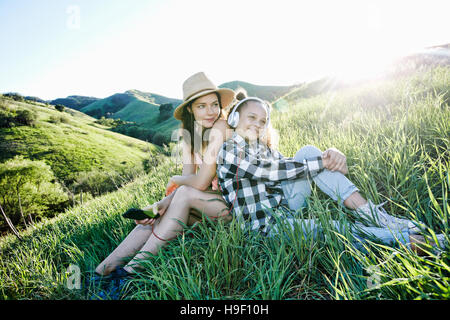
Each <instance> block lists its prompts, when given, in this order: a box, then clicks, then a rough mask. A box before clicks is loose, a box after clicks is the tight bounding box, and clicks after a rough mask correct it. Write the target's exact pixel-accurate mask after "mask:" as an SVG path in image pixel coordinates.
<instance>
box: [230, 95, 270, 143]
mask: <svg viewBox="0 0 450 320" xmlns="http://www.w3.org/2000/svg"><path fill="white" fill-rule="evenodd" d="M266 122H267V112H266V108H264V106H263V105H262V104H261V102H258V101H248V102H246V103H245V105H244V106H242V107H241V110H239V123H238V125H237V127H236V132H237V133H238V134H239V135H240V136H242V137H244V138H247V139H248V140H250V141H253V140H256V139H258V138H261V137H262V136H263V134H264V130H265V129H266Z"/></svg>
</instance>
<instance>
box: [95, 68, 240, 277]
mask: <svg viewBox="0 0 450 320" xmlns="http://www.w3.org/2000/svg"><path fill="white" fill-rule="evenodd" d="M234 97H235V93H234V91H233V90H230V89H219V88H217V87H216V86H215V85H214V84H213V83H212V82H211V81H210V80H209V79H208V77H207V76H206V75H205V74H204V73H202V72H200V73H196V74H194V75H193V76H191V77H189V78H188V79H187V80H186V81H185V82H184V83H183V103H181V104H180V105H179V106H178V107H177V108H176V109H175V111H174V117H175V119H177V120H181V121H182V129H183V130H182V131H183V135H182V136H183V143H182V146H183V149H182V150H183V169H182V175H181V176H173V177H172V178H171V179H170V181H169V184H168V187H171V186H173V185H175V186H178V188H177V189H176V190H175V191H174V192H172V193H171V194H170V195H169V196H166V197H165V198H164V199H162V200H161V201H159V202H158V203H157V204H156V205H157V208H158V212H159V214H160V217H159V218H158V219H156V220H155V219H145V220H141V221H136V223H137V226H136V227H135V228H134V229H133V230H132V231H131V233H130V234H129V235H128V236H127V237H126V238H125V240H123V241H122V243H121V244H120V245H119V246H118V247H117V248H116V249H115V250H114V251H113V252H112V253H111V254H110V255H109V256H108V257H107V258H106V259H105V260H104V261H102V262H101V263H100V265H98V267H97V268H96V270H95V271H96V273H97V274H99V275H102V276H105V275H108V274H110V273H111V272H113V271H114V272H113V276H115V277H119V278H123V277H124V276H128V275H130V274H133V273H136V272H138V268H139V260H141V259H143V258H145V257H147V256H148V254H157V253H158V250H159V249H160V248H161V247H162V246H164V245H165V244H166V242H167V240H169V239H171V238H174V237H176V236H177V234H179V233H180V232H181V231H182V224H181V223H183V224H186V225H192V224H193V223H194V222H195V221H197V220H200V219H201V216H202V214H205V215H207V216H208V217H212V218H222V219H224V220H230V218H231V216H230V215H228V212H229V210H228V208H227V206H226V203H225V202H224V201H223V198H222V196H221V193H220V192H219V191H218V190H217V177H215V175H216V157H217V153H218V150H219V149H220V147H221V146H222V144H223V142H224V140H225V139H227V138H228V137H229V136H227V134H228V133H229V130H227V129H229V127H228V125H227V123H226V120H225V119H226V118H225V115H224V108H226V107H227V106H228V105H230V104H231V103H232V101H233V100H234ZM206 135H208V136H207V137H205V136H206ZM214 200H217V201H214ZM150 207H151V206H148V207H145V208H143V209H149V208H150ZM190 212H191V213H193V214H190ZM129 257H133V258H132V260H131V261H130V262H129V263H128V264H126V265H125V266H124V267H123V268H122V267H120V266H121V265H123V262H124V260H125V259H127V258H129Z"/></svg>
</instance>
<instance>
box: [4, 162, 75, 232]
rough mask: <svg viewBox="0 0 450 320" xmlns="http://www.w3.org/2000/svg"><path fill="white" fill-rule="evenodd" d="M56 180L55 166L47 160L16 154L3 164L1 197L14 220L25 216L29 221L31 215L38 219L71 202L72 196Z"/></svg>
mask: <svg viewBox="0 0 450 320" xmlns="http://www.w3.org/2000/svg"><path fill="white" fill-rule="evenodd" d="M55 181H56V179H55V176H54V174H53V171H52V169H51V168H50V166H48V165H47V164H46V163H45V162H44V161H32V160H29V159H24V157H23V156H16V157H14V158H13V159H10V160H7V161H6V162H4V163H2V164H0V198H1V199H2V207H3V210H4V211H5V213H6V214H7V216H8V217H9V219H10V220H11V221H12V222H13V224H15V225H16V226H17V225H18V224H22V223H23V222H24V221H23V220H24V219H25V220H26V221H27V222H29V221H30V217H31V219H32V220H33V221H36V220H37V219H40V218H42V217H51V216H54V215H56V214H57V213H58V211H60V210H62V209H63V208H65V207H66V206H67V205H68V196H67V195H66V194H65V193H64V191H63V189H62V187H61V185H60V184H59V183H58V182H55ZM20 208H22V213H23V217H22V213H21V209H20ZM55 209H57V210H58V211H57V210H55ZM4 227H5V225H4V222H3V221H2V222H0V228H2V229H3V228H4Z"/></svg>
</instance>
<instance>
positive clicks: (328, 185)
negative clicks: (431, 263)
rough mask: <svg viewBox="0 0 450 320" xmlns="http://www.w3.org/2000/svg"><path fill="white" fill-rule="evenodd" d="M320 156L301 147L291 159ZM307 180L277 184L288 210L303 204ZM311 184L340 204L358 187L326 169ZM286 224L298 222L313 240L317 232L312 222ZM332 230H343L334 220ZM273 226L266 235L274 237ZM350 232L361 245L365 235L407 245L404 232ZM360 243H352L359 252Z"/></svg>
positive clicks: (290, 220)
mask: <svg viewBox="0 0 450 320" xmlns="http://www.w3.org/2000/svg"><path fill="white" fill-rule="evenodd" d="M321 154H322V151H320V150H319V149H318V148H316V147H314V146H310V145H308V146H305V147H303V148H301V149H300V150H299V151H298V152H297V153H296V154H295V156H294V159H295V160H297V161H299V162H303V160H304V159H308V158H311V157H317V156H320V155H321ZM310 180H311V178H309V177H307V178H304V179H296V180H287V181H283V182H282V183H281V187H282V189H283V193H284V196H285V198H286V200H287V202H288V204H289V208H290V209H291V210H294V211H296V210H298V209H300V208H301V207H304V206H305V205H306V199H307V197H309V196H310V195H311V181H310ZM312 180H313V181H314V183H315V184H316V185H317V186H318V187H319V189H320V190H322V191H323V192H324V193H325V194H327V195H328V196H329V197H331V198H332V199H333V200H334V201H336V202H338V203H339V204H340V205H343V203H344V201H345V200H346V199H347V198H348V197H349V196H350V195H351V194H352V193H353V192H355V191H358V188H357V187H356V186H355V185H354V184H353V183H352V182H351V181H350V180H349V179H348V178H347V177H346V176H345V175H343V174H342V173H340V172H338V171H334V172H333V171H329V170H327V169H325V170H323V171H322V172H321V173H319V174H318V175H316V176H315V177H313V178H312ZM286 222H287V223H289V224H290V226H291V227H293V226H294V223H296V222H297V223H300V225H301V226H302V230H303V232H313V236H314V237H316V235H317V232H319V231H320V227H319V224H318V223H317V222H316V221H314V220H312V219H299V218H295V217H292V218H287V219H286ZM331 223H332V224H333V225H334V227H335V228H336V229H337V230H338V231H342V232H344V230H343V227H342V226H341V225H340V224H339V222H338V221H334V220H333V221H331ZM277 229H278V228H277V227H276V226H275V227H274V228H273V229H272V231H271V232H270V234H269V236H274V235H276V234H277ZM350 231H351V233H352V234H353V235H354V236H355V238H356V239H357V240H360V241H361V242H364V239H365V236H364V235H366V236H371V237H375V238H378V239H379V240H381V242H383V243H385V244H388V245H393V244H394V243H396V242H400V243H403V244H407V243H408V242H409V233H408V230H407V229H405V230H390V229H388V228H377V227H358V228H356V227H355V226H351V230H350ZM360 241H356V242H355V244H356V247H358V248H359V249H361V244H360V243H359V242H360Z"/></svg>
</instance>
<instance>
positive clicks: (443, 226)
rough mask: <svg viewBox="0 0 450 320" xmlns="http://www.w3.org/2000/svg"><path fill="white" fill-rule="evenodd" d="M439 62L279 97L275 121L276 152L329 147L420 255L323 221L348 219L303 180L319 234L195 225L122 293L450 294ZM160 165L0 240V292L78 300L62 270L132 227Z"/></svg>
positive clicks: (83, 293) (444, 74)
mask: <svg viewBox="0 0 450 320" xmlns="http://www.w3.org/2000/svg"><path fill="white" fill-rule="evenodd" d="M449 71H450V69H449V68H435V69H432V70H428V71H424V72H421V73H416V74H414V75H412V76H409V77H404V78H397V79H384V80H383V81H381V80H380V81H378V82H372V83H367V84H365V85H360V86H358V87H355V88H349V89H341V90H337V91H335V92H333V93H329V94H322V95H320V96H317V97H312V98H307V99H303V100H302V99H300V98H298V96H297V97H295V98H293V99H291V100H289V95H287V96H285V97H284V99H286V101H287V103H288V104H289V106H290V107H289V108H288V109H284V110H285V112H278V113H276V112H275V113H274V115H273V117H272V119H273V121H274V126H275V128H276V129H277V130H278V131H279V135H280V146H279V149H280V151H281V152H282V153H283V154H284V155H285V156H293V155H294V154H295V152H296V151H297V150H298V149H299V148H301V147H302V146H303V145H306V144H313V145H316V146H317V147H319V148H321V149H322V150H325V149H326V148H328V147H336V148H338V149H339V150H341V151H342V152H343V153H344V154H345V155H346V156H347V160H348V164H349V175H348V176H349V178H350V179H351V180H352V181H353V182H354V183H355V184H356V185H357V187H358V188H359V189H360V191H361V193H362V194H363V195H365V196H366V197H367V198H370V199H372V200H373V201H374V202H381V201H388V203H387V204H386V205H385V208H386V209H387V211H389V212H390V213H392V214H394V215H396V216H400V217H408V218H411V219H413V220H416V221H423V222H425V223H426V224H427V225H428V226H429V228H427V229H426V230H424V234H425V235H427V236H428V238H429V248H427V250H428V252H429V254H428V255H427V256H425V257H420V256H418V255H417V254H415V253H414V252H411V251H410V250H408V249H407V248H406V247H404V246H401V245H398V246H396V247H388V246H385V245H382V244H380V243H378V242H377V240H376V239H369V241H367V242H365V243H364V247H365V250H363V251H360V250H357V249H356V248H355V246H354V244H353V243H352V241H350V239H352V237H351V235H350V234H348V233H339V232H337V231H338V230H336V229H334V227H333V226H332V225H331V223H330V221H331V220H332V219H333V220H337V221H339V222H341V223H342V224H344V225H349V224H350V223H352V218H351V217H350V215H349V212H348V210H347V209H344V208H342V207H339V206H338V205H337V204H336V203H334V202H333V201H332V200H331V199H329V198H327V197H326V196H325V195H324V194H323V193H321V192H320V191H319V190H318V189H316V188H313V193H312V196H311V197H310V199H309V203H308V207H307V208H304V209H302V210H301V211H299V212H298V214H299V215H300V216H301V217H303V218H308V219H311V218H314V219H317V220H318V221H319V222H320V223H321V225H322V226H323V228H324V230H325V231H324V233H323V234H321V235H319V236H318V237H317V238H316V239H314V238H313V237H312V234H301V233H300V232H298V228H299V227H300V226H297V227H298V228H297V229H296V230H297V231H296V230H291V229H290V228H287V227H282V229H281V233H282V234H285V236H284V237H277V238H271V239H266V238H263V237H261V236H259V235H256V234H247V233H245V232H244V231H243V230H241V229H240V227H239V226H238V225H237V224H236V222H235V221H232V222H231V223H228V224H224V223H213V222H210V221H208V220H205V221H203V223H200V224H199V225H197V227H196V228H194V229H187V230H186V232H185V233H184V234H183V235H181V236H179V237H178V238H177V239H175V240H173V241H171V242H169V244H168V246H167V247H166V248H164V249H163V250H162V251H161V253H160V254H159V255H157V256H153V257H151V258H149V259H146V260H144V261H143V262H142V265H143V267H144V271H143V272H142V273H141V274H140V275H138V276H136V277H135V278H134V279H133V280H131V281H129V282H128V283H127V285H126V287H125V291H124V294H123V297H122V298H123V299H448V298H449V295H450V293H449V290H450V289H449V288H450V285H449V281H450V272H449V271H450V264H449V257H448V246H447V248H446V249H445V250H443V251H440V252H435V251H433V250H432V248H431V242H432V239H433V237H434V236H435V234H437V233H444V234H445V235H446V237H447V240H448V234H449V228H448V215H449V209H450V206H449V202H448V191H449V187H450V180H449V137H450V130H449V126H450V110H449V106H448V96H449V94H448V90H449V87H450V85H449V83H450V81H449V76H450V72H449ZM176 173H179V170H175V166H174V162H173V161H172V160H169V159H168V160H167V161H166V162H165V163H163V164H161V165H160V166H159V167H157V168H154V170H153V171H152V172H150V173H149V174H148V175H145V176H141V177H139V178H138V179H136V180H135V181H134V182H133V183H130V184H129V185H126V186H125V187H123V188H122V189H120V190H118V191H116V192H113V193H110V194H107V195H104V196H102V197H99V198H96V199H93V200H91V201H90V202H88V203H86V204H84V205H83V206H82V207H76V208H72V209H71V210H69V211H67V212H66V213H65V214H62V215H61V216H58V217H56V218H54V219H52V220H48V221H44V222H42V223H41V224H39V225H37V226H36V227H35V228H34V229H30V230H28V231H26V232H24V233H23V238H24V240H23V241H22V242H20V241H18V240H17V239H16V238H14V237H13V236H8V237H5V238H3V239H2V240H1V242H0V250H1V262H0V277H1V279H0V296H1V298H3V299H87V298H90V297H92V296H94V295H95V294H97V293H98V291H99V288H94V287H87V288H84V289H82V290H75V289H73V290H70V289H68V287H67V282H66V281H67V277H68V274H67V272H66V271H67V268H68V266H69V265H70V264H75V265H78V266H79V267H80V269H81V271H82V277H83V279H85V278H87V277H89V276H90V275H91V274H92V270H93V269H94V268H95V266H96V265H97V264H98V263H100V262H101V261H102V260H103V259H104V258H105V257H106V256H107V255H108V254H109V253H110V252H111V251H112V250H113V249H114V248H115V246H117V245H118V244H119V243H120V242H121V241H122V239H124V238H125V237H126V235H127V234H128V233H129V232H130V231H131V230H132V228H133V227H134V224H133V223H132V222H129V221H125V220H124V219H123V218H121V216H120V213H122V212H124V211H125V210H126V209H127V208H129V207H131V206H144V205H147V204H149V203H152V202H154V201H156V200H158V199H159V198H160V197H161V196H162V195H163V192H164V187H165V185H166V182H167V179H168V177H169V176H170V175H172V174H176Z"/></svg>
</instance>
